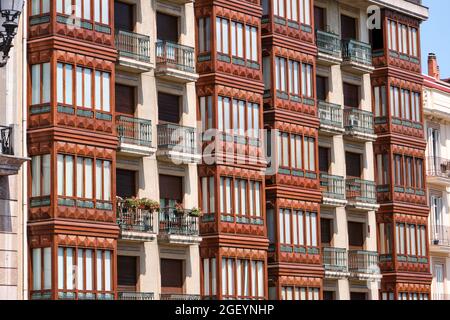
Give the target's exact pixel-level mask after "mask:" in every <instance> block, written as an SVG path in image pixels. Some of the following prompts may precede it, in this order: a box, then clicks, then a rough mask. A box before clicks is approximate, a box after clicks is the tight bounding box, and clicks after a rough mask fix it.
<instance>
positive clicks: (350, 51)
mask: <svg viewBox="0 0 450 320" xmlns="http://www.w3.org/2000/svg"><path fill="white" fill-rule="evenodd" d="M342 60H343V62H342V69H343V70H345V71H349V72H354V73H357V74H364V73H371V72H373V70H374V67H373V65H372V46H371V45H370V44H368V43H364V42H360V41H356V40H353V39H349V40H342Z"/></svg>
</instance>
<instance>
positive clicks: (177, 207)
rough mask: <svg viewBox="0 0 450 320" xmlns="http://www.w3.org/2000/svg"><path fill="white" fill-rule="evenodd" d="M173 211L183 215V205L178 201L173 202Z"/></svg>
mask: <svg viewBox="0 0 450 320" xmlns="http://www.w3.org/2000/svg"><path fill="white" fill-rule="evenodd" d="M174 212H175V214H178V215H183V214H184V208H183V205H182V204H181V203H178V202H177V203H175V207H174Z"/></svg>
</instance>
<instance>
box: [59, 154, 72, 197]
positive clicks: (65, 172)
mask: <svg viewBox="0 0 450 320" xmlns="http://www.w3.org/2000/svg"><path fill="white" fill-rule="evenodd" d="M74 168H75V166H74V157H73V156H70V155H63V154H58V155H57V168H56V172H57V177H58V196H65V197H73V196H74V184H75V181H74Z"/></svg>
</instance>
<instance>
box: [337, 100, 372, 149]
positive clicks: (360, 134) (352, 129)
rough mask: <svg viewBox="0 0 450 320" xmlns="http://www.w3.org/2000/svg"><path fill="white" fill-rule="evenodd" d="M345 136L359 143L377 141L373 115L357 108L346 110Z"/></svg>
mask: <svg viewBox="0 0 450 320" xmlns="http://www.w3.org/2000/svg"><path fill="white" fill-rule="evenodd" d="M344 128H345V134H346V135H347V136H348V137H351V138H353V139H355V140H359V141H364V142H366V141H369V142H370V141H375V139H376V135H375V131H374V129H373V113H372V112H370V111H365V110H360V109H356V108H345V109H344Z"/></svg>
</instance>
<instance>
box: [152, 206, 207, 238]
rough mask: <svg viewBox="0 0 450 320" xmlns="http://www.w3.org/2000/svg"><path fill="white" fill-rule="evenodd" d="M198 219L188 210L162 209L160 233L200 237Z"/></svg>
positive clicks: (160, 213)
mask: <svg viewBox="0 0 450 320" xmlns="http://www.w3.org/2000/svg"><path fill="white" fill-rule="evenodd" d="M198 232H199V229H198V217H197V216H191V215H190V213H189V211H188V210H182V211H177V210H176V209H174V208H161V210H160V212H159V233H160V234H168V235H181V236H198Z"/></svg>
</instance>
